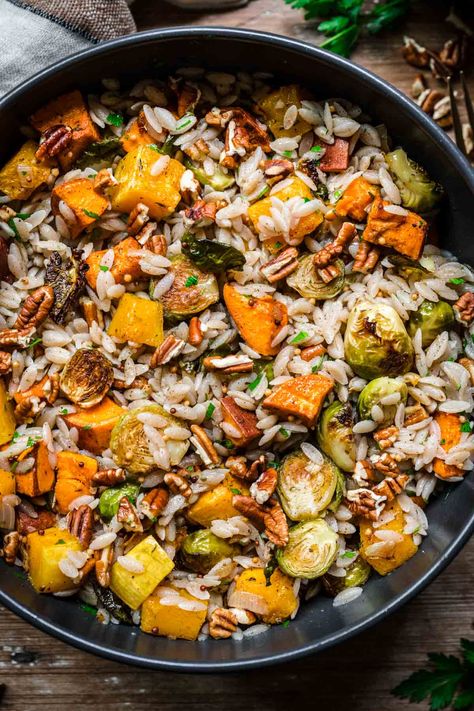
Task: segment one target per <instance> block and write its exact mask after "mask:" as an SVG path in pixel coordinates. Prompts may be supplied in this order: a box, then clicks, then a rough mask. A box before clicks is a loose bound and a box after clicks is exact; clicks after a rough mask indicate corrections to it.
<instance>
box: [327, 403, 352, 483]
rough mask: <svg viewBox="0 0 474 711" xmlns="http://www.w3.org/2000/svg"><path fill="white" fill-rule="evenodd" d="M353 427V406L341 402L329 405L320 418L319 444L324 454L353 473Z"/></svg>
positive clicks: (346, 470)
mask: <svg viewBox="0 0 474 711" xmlns="http://www.w3.org/2000/svg"><path fill="white" fill-rule="evenodd" d="M353 426H354V413H353V412H352V407H351V405H350V404H349V403H346V404H345V405H343V404H342V402H339V400H336V401H335V402H333V403H332V404H331V405H329V407H327V408H326V409H325V410H324V412H323V413H322V415H321V417H320V418H319V424H318V431H317V439H318V444H319V446H320V447H321V449H322V450H323V452H324V454H327V456H328V457H330V458H331V459H332V460H333V462H335V463H336V464H337V466H338V467H340V468H341V469H343V470H344V471H345V472H352V471H354V467H355V461H356V453H355V444H354V434H353V432H352V428H353Z"/></svg>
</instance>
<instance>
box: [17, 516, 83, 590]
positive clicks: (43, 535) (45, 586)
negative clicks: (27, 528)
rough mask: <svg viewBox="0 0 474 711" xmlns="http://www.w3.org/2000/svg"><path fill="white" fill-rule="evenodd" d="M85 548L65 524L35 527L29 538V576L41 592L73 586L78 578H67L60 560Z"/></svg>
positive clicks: (27, 539) (27, 544) (71, 587)
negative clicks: (37, 528)
mask: <svg viewBox="0 0 474 711" xmlns="http://www.w3.org/2000/svg"><path fill="white" fill-rule="evenodd" d="M80 550H82V546H81V544H80V542H79V540H78V539H77V538H76V536H73V535H72V533H69V531H68V530H67V529H63V528H55V527H53V528H47V529H46V530H45V531H43V530H41V531H34V533H30V534H28V536H27V538H26V557H27V561H28V576H29V578H30V581H31V584H32V585H33V587H34V589H35V590H36V592H38V593H58V592H62V591H64V590H71V589H73V588H75V587H76V586H77V585H78V584H79V580H73V579H72V578H68V577H67V576H66V575H64V573H63V572H62V571H61V569H60V568H59V562H60V561H61V560H63V558H67V554H68V552H69V551H71V552H75V551H80Z"/></svg>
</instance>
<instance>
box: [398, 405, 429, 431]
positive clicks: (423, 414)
mask: <svg viewBox="0 0 474 711" xmlns="http://www.w3.org/2000/svg"><path fill="white" fill-rule="evenodd" d="M427 417H429V415H428V412H427V411H426V410H425V408H424V407H423V405H420V404H417V405H410V406H409V407H407V408H405V419H404V422H403V425H404V427H409V426H410V425H416V424H418V422H422V421H423V420H426V418H427Z"/></svg>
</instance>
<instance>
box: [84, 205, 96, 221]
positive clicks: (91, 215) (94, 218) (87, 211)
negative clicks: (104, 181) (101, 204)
mask: <svg viewBox="0 0 474 711" xmlns="http://www.w3.org/2000/svg"><path fill="white" fill-rule="evenodd" d="M82 212H83V213H84V215H87V217H91V218H92V219H93V220H98V219H99V218H100V215H98V214H97V213H96V212H92V210H86V208H85V207H83V208H82Z"/></svg>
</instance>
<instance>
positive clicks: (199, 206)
mask: <svg viewBox="0 0 474 711" xmlns="http://www.w3.org/2000/svg"><path fill="white" fill-rule="evenodd" d="M220 207H221V205H220V203H218V202H206V201H205V200H196V202H195V203H194V205H192V206H191V207H188V208H186V210H185V211H184V217H185V218H186V220H187V221H188V222H190V223H192V224H194V225H195V226H196V227H204V226H206V225H210V224H211V223H212V222H215V221H216V214H217V211H218V210H219V209H220Z"/></svg>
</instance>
